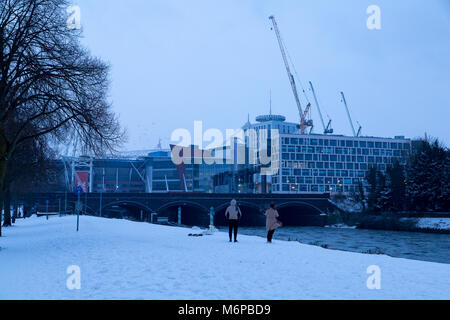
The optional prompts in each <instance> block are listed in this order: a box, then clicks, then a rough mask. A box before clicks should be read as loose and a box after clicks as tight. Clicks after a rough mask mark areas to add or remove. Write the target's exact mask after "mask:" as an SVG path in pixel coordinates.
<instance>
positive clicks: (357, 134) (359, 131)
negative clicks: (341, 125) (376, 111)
mask: <svg viewBox="0 0 450 320" xmlns="http://www.w3.org/2000/svg"><path fill="white" fill-rule="evenodd" d="M341 96H342V102H343V103H344V105H345V109H346V110H347V116H348V121H350V125H351V127H352V131H353V135H354V136H355V137H359V136H360V135H361V130H362V127H361V125H360V124H359V123H358V125H359V129H358V132H356V131H355V126H354V125H353V121H352V117H351V116H350V111H349V109H348V105H347V100H345V95H344V93H343V92H341Z"/></svg>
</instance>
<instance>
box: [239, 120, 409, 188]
mask: <svg viewBox="0 0 450 320" xmlns="http://www.w3.org/2000/svg"><path fill="white" fill-rule="evenodd" d="M283 118H284V117H282V116H275V115H269V116H261V117H258V118H257V123H255V124H251V123H247V124H246V125H245V126H244V127H243V129H244V130H245V131H246V130H255V131H256V133H257V134H258V132H259V131H260V130H262V129H265V130H271V129H278V130H279V135H280V141H279V146H280V150H279V155H278V156H277V159H278V158H279V164H280V165H279V172H278V174H276V175H273V176H272V179H271V185H270V187H269V189H270V190H271V192H273V193H297V192H298V193H316V192H317V193H323V192H332V193H333V192H345V193H347V192H353V191H357V190H358V185H359V183H360V182H362V183H363V186H365V185H366V183H365V177H366V176H367V173H368V170H369V169H370V168H371V167H374V166H376V167H377V168H378V169H380V170H382V171H385V170H386V168H387V167H388V166H389V165H390V164H392V163H393V162H394V161H395V160H398V161H399V162H400V163H404V162H405V160H406V156H407V155H408V153H409V152H410V149H411V141H410V140H409V139H405V138H404V137H396V138H393V139H391V138H378V137H348V136H340V135H321V134H309V135H301V134H300V130H299V126H298V125H297V124H295V123H289V122H285V121H284V119H283ZM256 192H257V191H256Z"/></svg>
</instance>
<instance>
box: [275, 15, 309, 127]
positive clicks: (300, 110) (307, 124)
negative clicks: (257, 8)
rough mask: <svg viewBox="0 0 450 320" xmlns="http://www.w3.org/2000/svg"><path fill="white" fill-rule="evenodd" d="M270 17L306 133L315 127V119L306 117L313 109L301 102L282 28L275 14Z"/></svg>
mask: <svg viewBox="0 0 450 320" xmlns="http://www.w3.org/2000/svg"><path fill="white" fill-rule="evenodd" d="M269 19H270V20H272V24H273V29H274V30H275V34H276V36H277V40H278V44H279V46H280V50H281V55H282V57H283V61H284V65H285V66H286V72H287V74H288V77H289V82H290V83H291V88H292V92H293V93H294V98H295V103H296V104H297V108H298V112H299V114H300V132H301V134H305V132H306V129H307V128H308V127H313V121H312V120H308V119H306V117H307V116H308V113H309V111H310V109H311V104H310V103H308V105H307V106H306V109H305V111H304V112H303V108H302V104H301V102H300V98H299V96H298V92H297V85H296V83H295V79H294V76H293V75H292V72H291V68H290V66H289V61H288V59H287V55H286V49H285V45H284V43H283V39H282V38H281V33H280V30H279V29H278V24H277V21H276V20H275V17H274V16H270V17H269Z"/></svg>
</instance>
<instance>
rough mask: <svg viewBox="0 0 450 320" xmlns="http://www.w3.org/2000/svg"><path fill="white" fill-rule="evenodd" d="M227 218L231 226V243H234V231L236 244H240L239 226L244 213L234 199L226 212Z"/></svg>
mask: <svg viewBox="0 0 450 320" xmlns="http://www.w3.org/2000/svg"><path fill="white" fill-rule="evenodd" d="M225 216H226V217H227V219H228V224H229V236H230V242H232V236H233V231H234V242H238V241H237V234H238V226H239V220H240V219H241V218H242V212H241V209H240V208H239V207H238V205H237V202H236V200H234V199H233V200H231V205H230V206H229V207H228V208H227V210H226V211H225Z"/></svg>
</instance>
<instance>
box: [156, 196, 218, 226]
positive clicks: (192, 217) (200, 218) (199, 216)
mask: <svg viewBox="0 0 450 320" xmlns="http://www.w3.org/2000/svg"><path fill="white" fill-rule="evenodd" d="M178 208H181V224H182V225H186V226H200V227H207V226H209V222H210V218H209V208H207V207H205V206H203V205H201V204H199V203H197V202H195V201H181V200H177V201H171V202H168V203H166V204H164V205H162V206H161V207H159V208H158V209H157V210H156V213H157V214H158V216H159V217H167V218H168V220H169V222H173V223H177V222H178Z"/></svg>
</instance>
